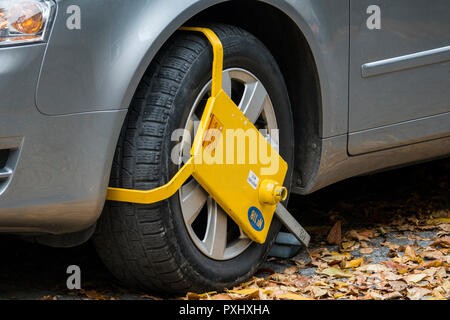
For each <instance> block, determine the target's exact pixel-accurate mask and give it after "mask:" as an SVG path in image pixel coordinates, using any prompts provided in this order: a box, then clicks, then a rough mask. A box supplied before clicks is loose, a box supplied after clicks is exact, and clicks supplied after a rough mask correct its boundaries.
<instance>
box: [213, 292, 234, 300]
mask: <svg viewBox="0 0 450 320" xmlns="http://www.w3.org/2000/svg"><path fill="white" fill-rule="evenodd" d="M210 299H211V300H233V299H231V297H230V296H229V295H228V294H224V293H220V294H216V295H213V296H211V297H210Z"/></svg>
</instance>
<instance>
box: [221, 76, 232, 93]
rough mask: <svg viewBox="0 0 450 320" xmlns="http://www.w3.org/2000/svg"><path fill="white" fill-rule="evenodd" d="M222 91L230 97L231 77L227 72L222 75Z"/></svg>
mask: <svg viewBox="0 0 450 320" xmlns="http://www.w3.org/2000/svg"><path fill="white" fill-rule="evenodd" d="M222 89H223V91H225V93H226V94H227V95H228V96H229V97H231V75H230V72H229V71H227V70H225V71H224V72H223V73H222Z"/></svg>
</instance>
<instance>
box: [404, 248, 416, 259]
mask: <svg viewBox="0 0 450 320" xmlns="http://www.w3.org/2000/svg"><path fill="white" fill-rule="evenodd" d="M405 256H406V257H409V258H415V257H416V251H414V249H413V247H411V246H406V247H405Z"/></svg>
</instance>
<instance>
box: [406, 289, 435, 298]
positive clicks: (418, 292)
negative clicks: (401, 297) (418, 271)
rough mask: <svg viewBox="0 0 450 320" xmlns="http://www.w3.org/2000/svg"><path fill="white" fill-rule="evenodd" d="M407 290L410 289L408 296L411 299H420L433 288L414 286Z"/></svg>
mask: <svg viewBox="0 0 450 320" xmlns="http://www.w3.org/2000/svg"><path fill="white" fill-rule="evenodd" d="M407 291H408V294H407V295H406V296H407V297H408V299H410V300H420V299H422V298H423V297H424V296H426V295H428V294H430V293H431V290H429V289H426V288H412V289H407Z"/></svg>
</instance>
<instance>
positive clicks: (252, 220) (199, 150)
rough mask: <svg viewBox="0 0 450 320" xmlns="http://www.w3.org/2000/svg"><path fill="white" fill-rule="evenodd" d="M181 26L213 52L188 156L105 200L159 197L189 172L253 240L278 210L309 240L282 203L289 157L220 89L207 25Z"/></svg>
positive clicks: (217, 56) (218, 57)
mask: <svg viewBox="0 0 450 320" xmlns="http://www.w3.org/2000/svg"><path fill="white" fill-rule="evenodd" d="M181 30H185V31H196V32H201V33H203V34H204V35H205V36H206V37H207V38H208V40H209V41H210V42H211V44H212V47H213V52H214V61H213V70H212V89H211V97H210V98H209V100H208V102H207V104H206V107H205V110H204V113H203V116H202V119H201V122H200V126H199V129H198V131H197V134H196V136H195V139H194V144H193V146H192V149H191V158H190V159H189V161H187V162H186V164H185V165H184V166H183V167H182V168H181V169H180V170H179V171H178V172H177V174H176V175H175V176H174V177H173V178H172V180H170V181H169V182H168V183H167V184H166V185H164V186H162V187H159V188H156V189H153V190H148V191H141V190H128V189H118V188H109V189H108V195H107V200H113V201H121V202H130V203H141V204H150V203H155V202H159V201H162V200H164V199H167V198H169V197H171V196H172V195H173V194H174V193H175V192H177V190H178V189H180V187H181V186H182V185H183V184H184V182H185V181H186V180H187V179H188V178H189V177H190V176H191V175H192V176H193V177H194V179H196V180H197V181H198V182H199V183H200V185H201V186H202V187H203V188H204V189H205V190H206V191H207V192H208V193H209V194H210V195H211V197H212V198H213V199H214V200H215V201H217V203H218V204H219V205H220V206H221V207H222V208H223V209H224V210H225V212H226V213H227V214H228V215H229V216H230V217H231V218H232V219H233V220H234V221H235V222H236V224H237V225H238V226H239V227H240V228H241V229H242V230H243V231H244V232H245V233H246V234H247V236H248V237H249V238H250V239H251V240H253V241H256V242H258V243H264V242H265V241H266V238H267V233H268V231H269V228H270V225H271V222H272V218H273V215H274V213H275V212H276V214H277V216H278V218H279V219H280V220H281V221H282V222H283V224H284V225H285V226H286V227H287V229H288V230H289V231H291V232H292V233H293V234H294V235H295V236H296V238H297V239H298V240H299V241H300V242H301V243H303V244H304V245H305V246H308V244H309V240H310V236H309V235H308V233H307V232H306V231H305V230H304V229H303V228H302V227H301V226H300V224H299V223H298V222H297V220H296V219H295V218H294V217H293V216H292V215H291V214H290V213H289V212H288V211H287V210H286V209H285V207H284V206H282V205H281V203H280V202H281V201H284V200H286V197H287V190H286V188H285V187H283V182H284V179H285V177H286V173H287V170H288V166H287V163H286V162H285V161H284V160H283V159H282V158H281V157H280V155H279V154H278V152H277V151H276V150H275V149H274V148H273V147H272V146H271V145H270V143H269V142H268V141H267V140H266V139H265V137H264V136H263V135H262V134H261V133H260V132H259V131H258V129H257V128H256V127H255V126H254V125H253V124H252V123H251V122H250V121H249V120H248V119H247V118H246V117H245V115H244V114H243V113H242V112H241V110H239V108H238V107H237V106H236V104H235V103H234V102H233V101H232V100H231V98H230V97H229V96H228V95H227V94H226V93H225V91H224V90H223V89H222V70H223V47H222V43H221V42H220V40H219V38H218V37H217V36H216V34H215V33H214V32H213V31H212V30H210V29H206V28H190V27H189V28H188V27H183V28H181ZM229 132H231V133H233V134H234V137H237V138H238V139H239V138H241V141H242V139H244V140H243V141H244V144H243V145H242V144H240V146H241V148H238V147H239V144H237V145H235V144H234V140H233V143H230V142H229V139H226V138H227V136H228V133H229ZM230 136H232V135H230ZM249 137H256V140H255V139H253V140H252V141H249V145H251V144H252V143H253V144H254V145H253V147H255V145H256V146H257V147H258V149H259V154H261V152H262V153H263V154H264V156H265V159H263V160H264V161H261V159H256V160H255V153H256V152H255V150H257V149H255V148H252V147H248V146H247V145H246V143H245V141H246V139H247V138H249ZM233 139H234V138H233ZM249 140H251V139H250V138H249ZM262 150H263V151H262ZM236 151H237V152H236ZM239 152H241V154H239ZM236 153H237V155H240V156H242V155H245V161H240V162H239V161H236V158H237V157H236ZM242 153H243V154H242ZM220 156H222V158H221V157H220ZM257 158H258V157H257ZM259 158H261V157H259ZM218 159H219V160H223V161H218ZM242 159H243V158H242V157H241V160H242ZM247 159H248V161H247ZM250 159H253V161H250ZM230 160H231V161H230ZM263 162H264V163H263ZM268 163H269V164H277V168H275V170H272V172H268V171H270V170H268ZM273 171H274V172H273Z"/></svg>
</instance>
